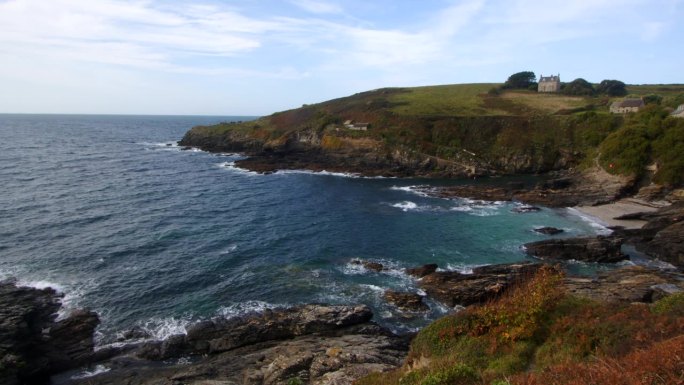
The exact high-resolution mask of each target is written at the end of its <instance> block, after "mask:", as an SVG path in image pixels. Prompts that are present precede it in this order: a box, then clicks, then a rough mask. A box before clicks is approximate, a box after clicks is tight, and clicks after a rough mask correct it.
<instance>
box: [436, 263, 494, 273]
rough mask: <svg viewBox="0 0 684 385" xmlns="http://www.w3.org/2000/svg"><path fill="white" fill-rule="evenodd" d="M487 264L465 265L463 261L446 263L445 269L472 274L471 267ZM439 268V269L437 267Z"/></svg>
mask: <svg viewBox="0 0 684 385" xmlns="http://www.w3.org/2000/svg"><path fill="white" fill-rule="evenodd" d="M487 265H488V264H486V263H485V264H480V265H478V264H475V265H466V264H463V263H457V264H451V263H447V264H446V269H445V270H446V271H457V272H459V273H461V274H473V269H475V268H477V267H482V266H487ZM438 270H439V269H438Z"/></svg>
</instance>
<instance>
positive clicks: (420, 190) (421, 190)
mask: <svg viewBox="0 0 684 385" xmlns="http://www.w3.org/2000/svg"><path fill="white" fill-rule="evenodd" d="M426 188H427V186H425V185H415V186H392V187H390V190H394V191H404V192H407V193H411V194H415V195H418V196H419V197H424V198H425V197H428V196H429V195H428V194H427V193H426V192H425V189H426Z"/></svg>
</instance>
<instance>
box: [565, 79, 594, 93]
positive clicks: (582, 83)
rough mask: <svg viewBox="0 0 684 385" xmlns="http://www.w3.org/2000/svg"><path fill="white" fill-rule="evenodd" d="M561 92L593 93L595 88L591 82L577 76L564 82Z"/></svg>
mask: <svg viewBox="0 0 684 385" xmlns="http://www.w3.org/2000/svg"><path fill="white" fill-rule="evenodd" d="M562 92H563V93H564V94H566V95H593V94H594V93H595V92H596V90H594V86H593V85H591V83H589V82H588V81H586V80H584V79H582V78H578V79H575V80H573V81H571V82H570V83H568V84H566V85H565V87H564V88H563V91H562Z"/></svg>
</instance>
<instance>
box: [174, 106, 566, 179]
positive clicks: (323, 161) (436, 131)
mask: <svg viewBox="0 0 684 385" xmlns="http://www.w3.org/2000/svg"><path fill="white" fill-rule="evenodd" d="M298 113H299V111H298V110H293V111H287V112H284V113H280V114H276V115H272V116H269V117H265V118H261V119H260V120H257V121H255V122H248V123H241V124H226V123H224V124H220V125H217V126H212V127H194V128H192V129H191V130H190V131H188V132H187V133H186V134H185V136H184V137H183V139H182V140H181V141H180V143H179V144H180V145H182V146H192V147H198V148H200V149H202V150H205V151H211V152H240V153H245V154H246V155H248V156H249V158H248V159H246V160H243V161H239V162H238V165H239V166H241V167H245V168H248V169H250V170H253V171H259V172H272V171H275V170H278V169H310V170H328V171H343V172H354V173H361V174H364V175H385V176H432V177H470V176H483V175H496V174H516V173H539V172H546V171H551V170H557V169H562V168H566V167H569V166H572V165H574V164H576V163H577V161H578V160H579V157H578V156H577V154H576V153H573V152H572V151H568V150H565V149H563V148H562V147H563V146H564V143H560V141H559V140H558V138H561V139H562V138H564V137H565V136H566V135H562V136H560V137H554V136H550V135H549V134H548V133H547V132H544V131H545V130H550V129H554V127H548V126H547V125H556V126H558V122H554V121H548V122H540V121H535V120H533V119H529V118H521V117H491V116H482V117H461V118H454V117H446V118H435V117H404V116H397V115H393V114H391V113H389V112H387V111H378V112H377V114H376V115H375V116H369V115H366V117H370V118H371V119H372V120H370V127H371V128H370V129H369V131H365V132H363V131H351V130H349V129H347V128H345V127H344V126H343V125H342V124H341V123H336V122H339V121H342V119H344V118H345V117H348V115H347V116H344V115H335V116H333V115H330V116H329V117H328V119H327V120H325V121H324V122H323V123H318V124H316V123H315V122H311V121H309V120H304V121H301V122H297V120H296V119H289V118H288V119H283V117H282V116H281V115H283V114H284V115H296V114H298ZM283 120H285V121H287V122H289V124H285V125H283V123H282V121H283ZM329 122H332V123H329ZM540 134H541V136H544V138H540V139H539V141H540V142H541V143H537V141H525V140H522V139H521V137H523V136H524V137H528V138H529V137H534V136H535V135H536V136H540Z"/></svg>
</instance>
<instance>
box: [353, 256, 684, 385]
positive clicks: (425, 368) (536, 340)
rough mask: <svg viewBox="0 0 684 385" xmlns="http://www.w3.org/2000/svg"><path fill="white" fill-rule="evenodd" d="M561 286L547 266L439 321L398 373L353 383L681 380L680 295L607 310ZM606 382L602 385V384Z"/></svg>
mask: <svg viewBox="0 0 684 385" xmlns="http://www.w3.org/2000/svg"><path fill="white" fill-rule="evenodd" d="M561 279H562V276H561V275H560V274H559V273H558V272H557V271H556V270H555V269H553V268H551V267H546V268H543V269H542V270H540V271H539V272H538V273H537V274H536V275H535V276H533V277H531V278H529V279H527V280H524V281H522V282H520V283H519V284H518V286H517V288H516V289H514V290H513V291H509V292H507V293H506V294H504V296H503V297H501V298H499V299H498V300H495V301H492V302H490V303H487V304H485V305H482V306H475V307H470V308H468V309H466V310H464V311H461V312H459V313H457V314H454V315H449V316H446V317H443V318H441V319H439V320H437V321H435V322H433V323H432V324H430V325H429V326H427V327H426V328H424V329H423V330H421V331H420V332H419V333H418V335H417V336H416V337H415V338H414V340H413V342H412V344H411V350H410V352H409V356H408V358H407V360H406V362H405V364H404V365H403V366H402V367H401V368H400V369H397V370H395V371H391V372H388V373H376V374H373V375H371V376H368V377H366V378H363V379H361V380H359V381H357V382H356V384H357V385H379V384H383V385H389V384H399V385H453V384H469V385H475V384H492V385H494V384H496V385H503V384H509V385H510V384H586V383H596V384H617V383H620V384H670V383H681V381H682V380H684V366H683V365H682V355H681V354H682V353H684V313H683V311H684V293H680V294H675V295H673V296H670V297H666V298H665V299H663V300H660V301H659V302H657V303H655V304H654V305H651V306H649V305H646V304H626V305H624V304H622V305H621V304H606V303H599V302H594V301H590V300H586V299H579V298H576V297H572V296H569V295H567V294H566V293H565V292H564V291H563V290H562V285H560V280H561ZM667 352H671V353H670V354H672V355H668V354H666V353H667ZM651 354H657V355H651ZM673 355H674V356H673ZM600 378H602V379H606V380H605V381H596V379H600ZM592 379H593V380H592ZM612 379H622V380H624V381H613V380H612ZM626 379H630V380H629V381H627V380H626ZM658 379H662V380H658ZM677 381H679V382H677Z"/></svg>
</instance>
